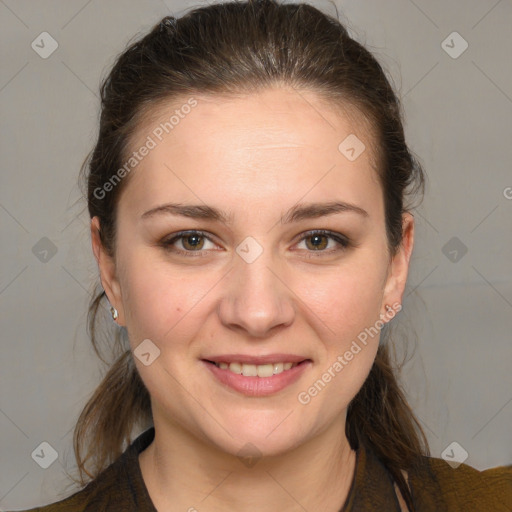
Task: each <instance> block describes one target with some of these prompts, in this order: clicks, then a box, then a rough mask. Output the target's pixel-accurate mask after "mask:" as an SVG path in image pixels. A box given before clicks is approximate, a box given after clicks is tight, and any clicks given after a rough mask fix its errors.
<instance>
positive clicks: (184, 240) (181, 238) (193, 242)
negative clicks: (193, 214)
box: [161, 231, 213, 257]
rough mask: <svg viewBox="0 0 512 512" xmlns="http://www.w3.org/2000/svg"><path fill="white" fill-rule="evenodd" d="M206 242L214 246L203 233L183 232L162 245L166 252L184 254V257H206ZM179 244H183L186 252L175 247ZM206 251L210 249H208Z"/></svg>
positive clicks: (166, 240) (164, 241) (165, 240)
mask: <svg viewBox="0 0 512 512" xmlns="http://www.w3.org/2000/svg"><path fill="white" fill-rule="evenodd" d="M205 240H206V241H208V242H210V243H212V244H213V242H212V240H211V239H210V238H209V237H208V236H207V235H206V234H205V233H203V232H202V231H182V232H181V233H178V234H177V235H176V236H173V237H172V238H169V239H164V240H163V241H162V242H161V245H162V246H163V247H164V248H165V249H166V250H169V251H171V252H174V253H177V254H183V255H184V256H192V257H195V256H206V255H207V254H206V253H203V252H204V251H203V249H204V245H205ZM177 242H179V243H180V244H181V247H182V248H183V249H184V250H183V249H179V248H176V247H175V244H176V243H177ZM206 249H208V247H207V248H206ZM193 253H197V254H193Z"/></svg>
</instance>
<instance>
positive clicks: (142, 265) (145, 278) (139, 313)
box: [121, 251, 214, 344]
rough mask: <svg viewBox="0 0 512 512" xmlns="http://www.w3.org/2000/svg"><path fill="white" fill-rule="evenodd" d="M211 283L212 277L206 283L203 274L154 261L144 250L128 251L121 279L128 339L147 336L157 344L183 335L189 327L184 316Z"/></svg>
mask: <svg viewBox="0 0 512 512" xmlns="http://www.w3.org/2000/svg"><path fill="white" fill-rule="evenodd" d="M213 286H214V280H212V282H211V283H210V280H209V279H208V275H207V274H204V273H203V274H202V275H201V277H200V276H199V275H198V273H195V274H194V273H192V272H191V269H186V270H184V269H179V268H176V267H171V266H170V265H166V264H165V263H162V262H161V261H160V262H158V261H155V258H154V257H153V258H151V255H150V254H147V255H146V254H145V253H144V251H141V254H140V255H136V254H132V255H131V256H130V257H129V258H127V259H126V260H125V261H124V264H123V271H122V283H121V289H122V294H123V305H124V310H125V314H126V324H127V330H128V333H129V334H130V340H131V341H132V343H133V344H137V341H141V340H142V339H145V338H149V339H152V340H154V341H155V343H157V344H161V343H163V342H164V341H165V340H166V339H169V338H174V339H181V338H182V337H183V336H186V335H187V333H186V332H183V331H184V330H187V329H190V328H192V327H193V325H191V322H190V321H189V320H187V318H188V316H189V315H190V314H191V312H192V313H193V312H194V309H195V308H196V307H200V306H199V304H200V303H201V300H202V299H203V298H205V296H206V295H207V293H208V290H210V289H212V288H213ZM198 311H199V309H198ZM185 316H187V318H185ZM192 316H193V314H192V315H191V316H190V318H192ZM182 320H183V321H182ZM192 324H194V325H197V323H195V322H192ZM178 332H179V337H178V336H177V333H178ZM188 334H189V335H192V333H188Z"/></svg>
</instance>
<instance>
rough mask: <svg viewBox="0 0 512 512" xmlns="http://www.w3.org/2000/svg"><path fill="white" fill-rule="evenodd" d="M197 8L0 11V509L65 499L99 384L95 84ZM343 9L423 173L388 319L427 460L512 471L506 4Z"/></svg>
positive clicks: (9, 5)
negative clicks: (121, 55)
mask: <svg viewBox="0 0 512 512" xmlns="http://www.w3.org/2000/svg"><path fill="white" fill-rule="evenodd" d="M193 5H198V3H197V2H192V1H191V2H190V3H177V2H171V1H170V0H169V1H167V2H163V1H157V0H153V1H150V0H145V1H144V0H139V1H135V0H130V1H128V0H124V1H120V0H117V1H109V2H101V1H99V0H92V1H86V0H73V1H69V0H68V1H62V0H61V1H56V0H55V1H49V0H45V1H27V0H16V1H14V0H0V16H1V22H0V34H1V40H2V41H1V42H2V45H1V49H0V51H1V62H2V66H1V77H0V108H1V116H2V140H1V147H0V154H1V160H0V165H1V166H2V173H1V192H0V223H1V227H2V235H3V241H2V244H1V254H0V258H1V274H0V304H1V321H2V328H1V335H2V345H1V349H2V358H1V369H0V371H1V383H2V385H1V391H0V428H1V465H2V468H1V470H0V507H2V508H3V509H14V508H28V507H29V506H36V505H43V504H46V503H50V502H52V501H55V500H56V499H57V498H59V499H60V498H61V497H62V496H63V495H59V494H58V493H59V492H61V491H63V487H64V485H65V484H66V483H67V480H66V476H65V473H64V470H65V469H66V468H67V469H68V470H72V468H73V463H74V459H73V454H72V428H73V426H74V422H75V421H76V419H77V416H78V414H79V412H80V410H81V408H82V406H83V405H84V403H85V400H86V399H87V397H88V396H89V394H90V393H91V392H92V390H93V389H94V388H95V386H96V385H97V384H98V382H99V379H100V376H101V371H102V368H101V367H100V364H99V362H98V360H97V359H96V357H95V356H94V354H93V352H92V349H91V348H90V344H89V341H88V339H87V336H86V333H85V319H86V306H87V302H88V299H89V293H90V289H91V283H92V282H93V281H94V278H95V276H96V267H95V263H94V261H93V258H92V254H91V251H90V242H89V234H88V217H87V213H86V211H85V209H84V208H85V203H84V202H83V201H82V200H81V199H80V192H79V189H78V187H77V185H76V181H77V173H78V169H79V167H80V165H81V163H82V161H83V159H84V157H85V156H86V153H87V151H88V150H89V149H91V148H92V145H93V142H94V137H95V134H96V129H97V116H98V84H99V80H100V78H101V77H103V76H104V75H105V73H106V72H107V71H108V69H109V67H110V66H111V64H112V63H113V59H114V56H115V55H116V54H117V53H118V52H120V51H122V49H123V48H124V46H125V44H126V43H127V42H128V40H129V39H131V38H132V37H133V36H134V35H136V34H137V33H143V32H146V31H147V30H148V29H149V28H150V27H151V26H152V25H153V24H154V23H155V22H157V21H158V20H159V18H161V17H162V16H164V15H166V14H174V15H176V16H178V15H180V14H181V13H182V12H183V11H184V10H186V9H188V8H189V7H191V6H193ZM314 5H316V6H318V7H320V8H322V9H324V10H325V11H327V12H329V13H331V14H333V13H334V9H333V7H332V5H330V4H329V3H327V2H316V3H314ZM337 5H338V8H339V9H340V12H341V13H342V14H343V16H346V18H347V19H348V20H349V28H350V31H351V33H352V35H353V36H355V37H356V38H357V39H358V40H359V41H361V42H363V43H365V44H366V45H367V46H368V47H369V48H370V49H371V50H372V51H374V52H375V54H376V55H377V57H378V58H379V59H380V61H381V62H382V63H383V64H384V66H385V67H386V68H387V70H388V71H389V74H390V75H391V76H392V77H393V80H394V82H395V83H396V87H397V89H398V90H399V92H400V94H401V97H402V98H403V104H404V108H405V112H406V130H407V137H408V140H409V143H410V146H411V147H412V149H413V150H414V152H415V153H416V154H417V155H418V156H419V157H420V159H421V161H422V163H423V164H424V166H425V169H426V172H427V174H428V176H429V183H428V188H427V192H426V197H425V201H424V203H423V204H422V206H421V207H420V208H419V210H418V211H417V214H416V220H417V240H416V247H415V253H414V257H413V262H412V267H411V273H410V279H409V284H408V288H407V292H406V298H405V300H404V311H403V312H402V313H401V314H400V315H399V317H397V318H396V319H395V320H394V323H395V324H396V328H397V329H398V330H401V331H402V332H410V331H411V330H414V332H415V333H416V335H415V336H411V337H410V338H411V339H410V348H411V350H412V351H414V354H413V355H412V359H411V360H410V361H409V362H408V363H407V364H406V366H405V367H404V370H403V375H404V382H405V387H406V390H407V393H408V396H409V398H410V400H411V403H412V404H413V406H414V408H415V411H416V412H417V414H418V416H419V417H420V418H421V421H422V423H423V425H424V427H425V430H426V432H427V434H428V437H429V441H430V443H431V449H432V454H433V455H434V456H437V457H440V456H441V454H442V452H443V450H444V449H445V448H446V447H447V446H448V445H450V443H452V442H453V441H456V442H457V443H459V445H460V446H461V447H463V448H464V449H465V450H466V451H467V452H468V458H467V460H466V463H467V464H470V465H472V466H474V467H476V468H478V469H484V468H487V467H490V466H495V465H501V464H507V463H510V461H511V460H512V442H511V438H510V433H509V431H510V426H511V418H512V404H511V401H512V386H511V377H510V374H509V370H510V362H511V355H512V351H511V344H510V340H511V332H512V280H511V272H510V265H511V262H512V222H511V220H512V188H511V187H512V172H511V164H510V162H512V144H511V134H512V129H511V124H512V123H511V119H512V116H511V115H512V71H511V57H510V56H511V55H512V37H511V32H510V27H511V26H512V2H511V1H510V0H501V1H496V0H486V1H483V0H478V1H477V0H471V1H449V2H447V1H444V0H443V1H441V0H436V1H432V0H429V1H427V0H416V1H414V2H413V1H412V0H387V1H386V2H382V1H379V0H366V1H356V0H352V1H340V2H338V4H337ZM342 20H343V17H342ZM44 31H46V32H48V33H50V34H51V36H52V37H53V38H54V39H55V40H56V41H57V42H58V48H57V50H56V51H55V52H54V53H53V54H52V55H51V56H49V57H48V58H46V59H43V58H41V57H40V56H39V55H38V53H36V52H35V51H34V50H33V49H32V47H31V43H32V41H34V40H35V39H36V38H37V37H38V36H39V34H41V33H42V32H44ZM454 31H457V32H458V33H459V34H460V35H461V36H462V37H463V38H464V40H465V41H467V43H468V45H469V46H468V48H467V50H466V51H465V52H464V53H462V54H461V55H460V56H458V58H452V57H451V56H450V55H448V53H447V52H446V51H445V49H444V47H443V46H442V42H443V41H444V40H445V39H446V38H447V37H448V36H449V35H450V34H451V33H452V32H454ZM452 39H453V38H452ZM446 44H449V45H450V46H453V48H452V49H451V51H452V52H454V51H455V52H457V51H460V49H461V48H462V46H461V40H457V39H454V40H453V42H452V41H451V39H450V38H448V40H447V43H445V45H446ZM46 48H48V46H46ZM44 237H46V238H47V239H48V240H49V241H51V242H49V241H48V240H45V239H44ZM453 237H456V238H455V240H452V241H451V242H449V241H450V240H451V239H452V238H453ZM41 239H44V240H43V241H40V240H41ZM447 243H449V245H448V246H446V244H447ZM36 244H38V245H36ZM34 246H35V248H34ZM464 247H466V248H467V253H465V254H463V252H464ZM52 249H53V251H55V250H56V253H55V254H52ZM44 250H46V251H47V252H46V253H44ZM454 250H455V251H456V252H450V251H454ZM45 260H47V261H45ZM43 441H46V442H48V443H49V444H50V445H51V446H53V447H54V448H55V450H57V453H58V459H57V460H56V461H55V462H54V463H53V464H52V465H51V466H50V467H49V468H48V469H42V468H41V467H40V466H39V465H38V464H36V462H35V461H34V460H33V458H32V457H31V454H32V452H33V451H34V450H35V449H36V448H37V447H38V446H39V445H40V443H41V442H43ZM457 450H459V452H460V449H459V448H458V447H456V450H455V451H456V452H457ZM64 495H65V494H64Z"/></svg>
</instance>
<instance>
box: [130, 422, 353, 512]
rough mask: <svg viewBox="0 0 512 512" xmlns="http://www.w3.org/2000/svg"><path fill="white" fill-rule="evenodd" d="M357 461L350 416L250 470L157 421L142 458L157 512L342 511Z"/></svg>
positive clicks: (251, 465) (140, 456)
mask: <svg viewBox="0 0 512 512" xmlns="http://www.w3.org/2000/svg"><path fill="white" fill-rule="evenodd" d="M355 460H356V455H355V452H354V451H353V450H352V449H351V448H350V445H349V443H348V440H347V438H346V436H345V418H344V417H343V418H340V420H339V421H337V422H334V423H333V424H332V425H331V426H330V427H329V428H328V429H327V430H325V431H324V432H322V433H320V434H318V435H317V436H316V437H314V438H312V439H310V440H308V441H307V442H306V443H304V444H301V445H300V446H299V447H297V448H295V449H293V450H291V451H288V452H286V453H285V454H282V455H275V456H268V457H262V458H261V459H257V460H253V461H252V463H247V465H246V464H244V463H243V462H242V461H241V459H240V458H239V457H237V456H233V455H230V454H227V453H225V452H223V451H221V450H219V449H217V448H216V447H213V446H212V445H207V444H205V443H203V442H202V441H200V440H198V439H197V438H196V437H194V436H191V435H190V433H188V432H186V431H184V430H182V429H180V428H177V427H176V425H172V426H171V425H169V424H167V423H165V422H161V423H158V422H157V421H156V418H155V438H154V440H153V442H152V443H151V445H150V446H149V447H148V448H146V450H144V451H143V452H142V453H141V454H140V455H139V462H140V467H141V472H142V475H143V478H144V482H145V484H146V487H147V489H148V492H149V494H150V496H151V499H152V501H153V503H154V505H155V507H156V508H157V509H158V510H166V511H169V512H174V511H181V512H183V511H189V512H194V511H200V512H217V511H219V512H220V511H223V512H225V511H226V510H237V511H241V512H256V511H258V512H259V511H261V510H265V511H269V512H270V511H280V512H292V511H293V512H299V511H300V512H304V510H307V511H308V512H314V511H322V512H338V511H339V510H340V509H341V508H342V506H343V504H344V503H345V500H346V498H347V496H348V492H349V489H350V486H351V483H352V479H353V477H354V470H355Z"/></svg>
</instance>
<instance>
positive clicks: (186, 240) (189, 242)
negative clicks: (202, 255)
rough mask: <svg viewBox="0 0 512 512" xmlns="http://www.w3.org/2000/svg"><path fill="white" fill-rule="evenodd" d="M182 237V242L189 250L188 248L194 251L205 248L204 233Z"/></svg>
mask: <svg viewBox="0 0 512 512" xmlns="http://www.w3.org/2000/svg"><path fill="white" fill-rule="evenodd" d="M181 239H182V242H181V243H182V245H183V247H184V248H185V249H186V250H187V251H188V250H191V251H193V250H196V249H202V248H203V245H204V237H203V235H197V234H192V235H186V236H183V237H181Z"/></svg>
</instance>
